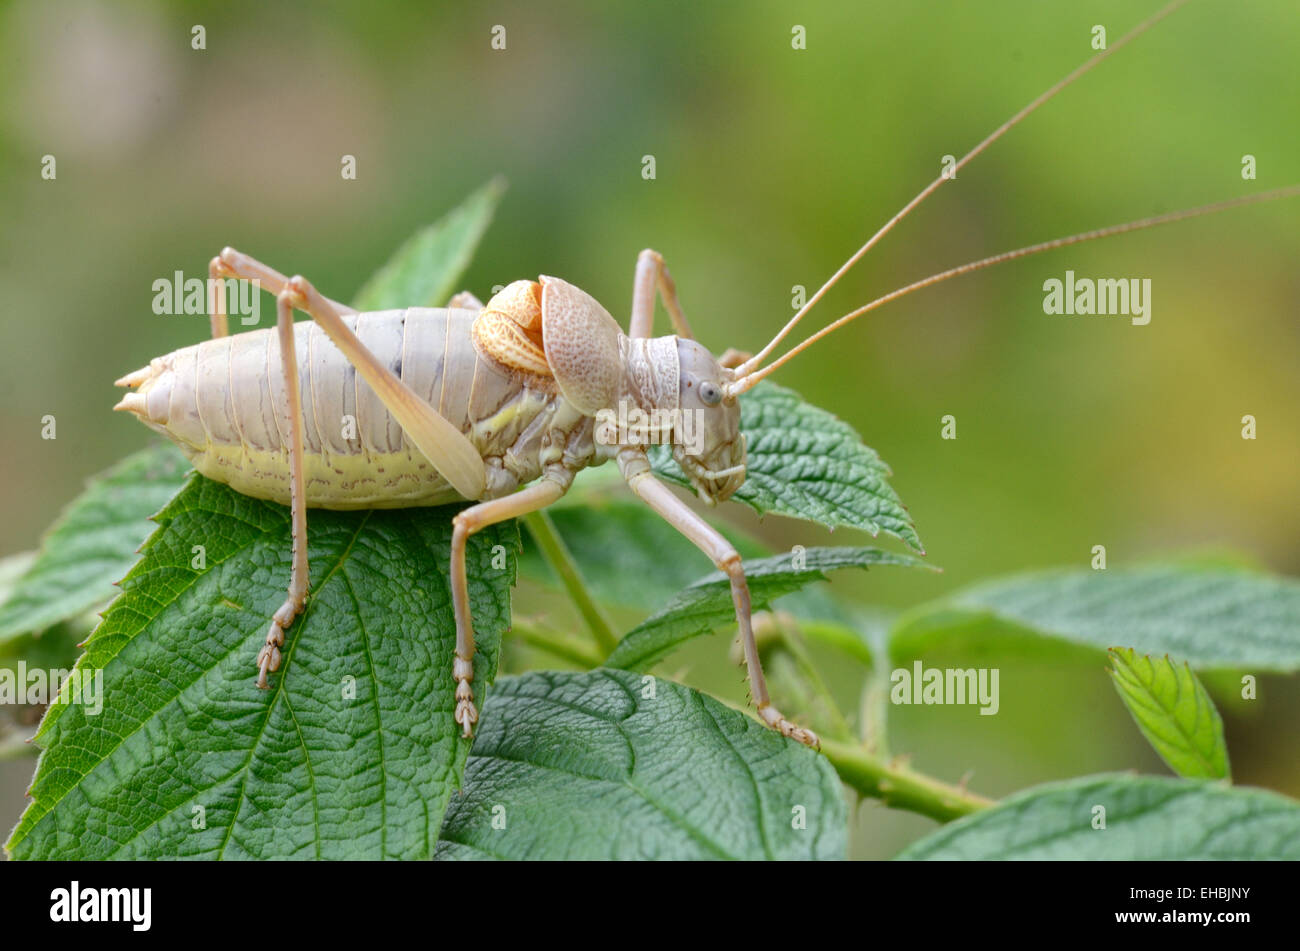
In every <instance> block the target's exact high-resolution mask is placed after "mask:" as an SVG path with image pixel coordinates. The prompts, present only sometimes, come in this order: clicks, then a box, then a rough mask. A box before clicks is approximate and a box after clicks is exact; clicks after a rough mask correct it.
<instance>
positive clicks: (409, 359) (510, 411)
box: [124, 308, 597, 509]
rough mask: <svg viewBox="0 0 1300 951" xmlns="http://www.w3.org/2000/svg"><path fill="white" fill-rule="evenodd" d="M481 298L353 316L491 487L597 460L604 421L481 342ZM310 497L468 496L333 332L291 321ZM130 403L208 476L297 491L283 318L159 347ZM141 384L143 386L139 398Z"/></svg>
mask: <svg viewBox="0 0 1300 951" xmlns="http://www.w3.org/2000/svg"><path fill="white" fill-rule="evenodd" d="M476 316H477V312H476V311H470V310H443V309H429V308H410V309H409V310H394V311H380V312H376V313H367V314H359V315H356V316H348V317H344V318H343V319H344V322H345V323H346V324H347V325H348V326H349V327H351V328H353V329H354V330H355V331H356V334H357V336H358V337H360V339H361V342H362V343H363V344H365V346H366V347H367V348H369V349H370V351H371V352H372V353H374V355H375V356H376V358H378V360H379V361H380V362H381V363H383V364H385V365H386V366H388V367H389V369H391V370H392V371H393V373H394V374H396V375H397V376H398V377H400V378H401V380H402V381H403V382H404V383H406V384H407V385H408V386H410V387H411V388H412V389H413V390H414V391H415V392H416V394H417V395H419V396H420V398H421V399H423V400H425V401H426V402H428V404H429V405H430V406H432V407H433V408H434V409H435V410H437V411H438V413H440V414H441V415H442V416H443V417H444V418H445V419H447V420H448V421H450V422H451V423H453V424H454V425H455V426H457V427H458V428H459V429H460V431H461V432H463V433H464V434H465V435H466V436H467V437H468V438H469V440H470V441H471V442H472V443H473V444H474V446H475V447H476V448H477V449H478V450H479V452H480V453H481V454H482V456H483V460H484V463H485V464H486V466H487V489H486V490H485V492H484V495H483V498H494V497H498V496H501V495H505V494H508V493H510V492H512V491H513V490H514V489H515V488H516V487H518V486H519V485H522V484H524V483H527V482H531V481H532V480H533V479H536V478H537V477H538V476H540V475H541V473H542V470H543V469H544V468H545V467H546V466H547V465H549V464H553V463H559V462H563V463H564V464H565V466H566V467H568V468H570V469H571V470H572V471H576V470H578V469H581V468H583V467H584V466H586V465H589V464H591V463H592V462H593V461H594V460H595V457H596V453H597V448H596V445H595V443H594V438H593V425H594V424H593V420H592V419H590V418H588V417H585V416H583V415H582V414H581V413H579V412H578V411H577V410H576V409H574V407H573V406H572V405H571V404H570V403H568V402H567V401H566V400H565V399H564V397H563V396H562V395H560V393H559V391H558V389H557V388H556V387H555V384H554V381H552V380H549V379H547V378H544V377H540V376H537V375H534V374H528V373H517V372H512V371H511V370H510V369H508V368H506V367H504V366H502V365H501V364H500V363H499V362H497V361H494V360H492V359H491V358H490V357H486V356H484V355H482V354H480V353H479V352H478V350H477V349H476V348H475V346H474V343H473V339H472V335H471V332H470V328H471V326H472V324H473V322H474V319H475V317H476ZM294 333H295V348H296V352H297V357H298V377H299V388H300V391H301V394H302V408H303V417H304V426H303V450H304V452H303V456H304V462H305V474H306V486H307V505H309V506H313V507H317V508H333V509H354V508H396V507H406V506H414V505H439V504H442V503H446V502H453V501H456V500H458V499H460V496H459V495H458V494H457V493H456V491H455V490H454V489H452V488H451V486H449V485H448V484H447V482H446V480H444V479H443V478H442V476H440V475H439V474H438V472H437V470H436V469H434V467H433V466H432V465H431V464H430V463H429V462H428V460H426V459H425V458H424V457H423V456H422V455H421V454H420V453H419V452H418V451H417V450H416V449H415V448H414V446H412V445H410V444H409V443H408V441H407V440H406V439H405V438H404V436H403V433H402V430H401V427H400V426H399V425H398V424H397V421H396V420H395V419H394V418H393V417H392V415H391V414H390V413H389V412H388V410H387V409H386V408H385V407H384V405H383V403H382V402H381V401H380V400H379V397H378V396H377V395H376V394H375V393H374V391H373V390H371V388H370V387H369V386H368V385H367V384H366V382H365V381H364V380H362V379H361V377H360V376H359V375H358V374H357V372H356V370H355V368H354V367H353V366H352V365H351V364H350V363H349V362H348V361H347V359H346V358H345V357H344V356H343V354H342V353H341V352H340V351H339V350H338V348H337V347H335V346H334V344H333V343H332V342H331V341H330V340H329V338H328V337H327V336H326V335H325V333H324V331H322V330H321V329H320V327H318V326H317V325H316V324H315V322H312V321H300V322H298V323H297V324H295V326H294ZM148 372H149V376H148V378H147V379H146V380H145V381H144V382H143V383H142V384H141V386H140V388H139V390H138V391H136V393H135V394H128V400H131V401H130V402H129V403H128V404H127V405H126V406H125V407H124V408H126V409H129V410H131V411H133V412H135V413H136V414H137V415H139V416H140V418H141V419H142V420H143V421H144V422H145V423H146V424H147V425H149V426H150V427H152V428H153V429H156V430H157V431H158V432H161V433H162V434H164V435H165V436H167V437H168V438H169V439H171V440H172V441H173V442H175V443H176V444H177V445H178V446H180V447H181V449H182V450H183V451H184V452H185V454H186V455H187V456H188V457H189V459H190V461H191V462H192V463H193V464H194V467H195V468H196V469H197V470H198V471H199V472H201V473H202V474H203V475H205V476H208V477H209V478H211V479H215V480H217V481H219V482H224V483H226V484H227V485H229V486H230V487H231V488H233V489H235V490H236V491H238V492H240V493H243V494H244V495H251V496H254V497H256V498H264V499H271V500H273V501H276V502H281V503H286V504H287V503H288V502H289V464H288V448H287V446H288V432H287V430H286V422H285V419H286V404H287V390H286V388H285V383H284V381H283V379H282V376H283V375H282V374H281V372H280V352H279V346H278V343H277V340H276V331H275V329H274V328H268V329H265V330H256V331H252V332H249V333H243V334H236V335H234V336H229V337H221V338H217V339H214V340H208V341H205V342H203V343H201V344H197V345H195V346H192V347H186V348H184V349H181V350H177V351H175V352H173V353H170V354H168V355H166V356H164V357H159V358H157V359H156V360H154V361H153V362H152V363H151V365H150V367H149V368H148ZM132 396H136V397H138V398H137V399H131V397H132Z"/></svg>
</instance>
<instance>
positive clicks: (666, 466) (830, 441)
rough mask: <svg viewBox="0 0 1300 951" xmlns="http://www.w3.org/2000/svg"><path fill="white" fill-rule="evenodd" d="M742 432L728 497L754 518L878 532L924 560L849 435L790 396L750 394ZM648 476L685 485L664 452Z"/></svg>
mask: <svg viewBox="0 0 1300 951" xmlns="http://www.w3.org/2000/svg"><path fill="white" fill-rule="evenodd" d="M740 428H741V431H742V432H743V433H744V434H745V437H746V439H747V440H748V450H747V451H748V456H749V460H748V475H747V477H746V479H745V482H744V484H743V485H742V486H741V487H740V489H739V490H738V491H737V492H736V494H735V495H734V496H733V497H732V498H734V499H735V500H736V501H738V502H744V503H745V504H746V505H748V506H749V507H750V508H752V509H754V511H756V512H758V513H759V514H760V515H763V514H767V513H769V512H773V513H775V514H777V515H787V516H790V517H792V518H801V519H806V520H808V521H811V522H818V523H819V524H821V525H825V526H826V527H827V528H838V527H840V526H847V527H849V528H860V529H862V530H864V531H867V532H870V533H871V534H872V535H873V536H875V535H878V534H879V533H880V532H881V531H882V530H883V531H885V532H887V533H889V534H890V535H893V536H894V537H896V538H899V539H902V540H903V541H904V542H906V543H907V544H908V545H910V546H911V547H912V548H913V549H915V550H916V551H918V552H921V553H924V551H925V549H924V548H922V547H921V539H920V537H919V536H918V535H917V534H916V528H915V527H914V526H913V525H912V519H911V516H909V515H908V514H907V509H906V508H905V507H904V506H903V504H902V502H900V501H899V500H898V494H897V493H895V492H894V490H893V488H892V487H891V486H890V485H889V483H888V482H886V481H885V480H886V479H887V478H888V477H889V475H890V471H889V467H888V466H887V465H885V464H884V462H882V461H881V459H880V456H878V455H877V454H876V451H875V450H874V449H871V448H868V447H867V446H866V445H865V444H864V443H863V442H862V437H861V436H859V435H858V434H857V433H856V432H855V431H854V430H853V427H851V426H849V425H848V424H847V423H845V422H843V421H842V420H840V419H838V418H837V417H835V416H833V415H831V414H830V413H828V412H826V410H824V409H819V408H817V407H816V406H813V405H812V404H810V403H805V402H804V401H803V399H802V398H801V397H800V396H799V395H798V394H797V393H795V392H794V391H793V390H787V389H785V388H783V387H780V386H777V385H775V384H773V383H768V382H763V383H760V384H759V385H757V386H755V387H754V388H753V389H752V390H750V391H749V393H747V394H746V395H745V396H744V397H743V398H742V400H741V426H740ZM654 466H655V470H656V471H657V472H658V473H659V474H660V475H662V476H663V477H664V478H665V479H668V480H670V481H672V482H676V483H677V484H678V485H689V483H688V481H687V480H686V478H685V476H684V475H683V474H682V471H681V469H680V468H679V467H678V465H677V463H676V462H675V461H674V460H673V458H672V456H671V455H670V454H669V453H667V452H666V451H662V448H661V450H660V451H658V452H656V453H655V454H654Z"/></svg>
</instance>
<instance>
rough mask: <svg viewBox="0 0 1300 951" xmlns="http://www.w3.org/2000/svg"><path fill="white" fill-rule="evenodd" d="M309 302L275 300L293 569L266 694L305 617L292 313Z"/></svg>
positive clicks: (269, 642)
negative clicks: (297, 622)
mask: <svg viewBox="0 0 1300 951" xmlns="http://www.w3.org/2000/svg"><path fill="white" fill-rule="evenodd" d="M305 303H306V301H305V300H304V299H303V298H302V297H301V296H300V295H297V294H296V293H295V292H294V291H293V290H292V289H290V288H285V289H283V290H281V291H280V293H279V294H278V295H277V296H276V299H275V326H276V331H277V334H278V337H279V342H280V365H281V369H282V370H283V372H284V383H285V387H286V396H287V400H286V402H285V415H286V417H287V419H286V420H285V422H286V424H287V425H286V427H285V428H286V431H287V432H288V433H289V506H290V510H291V512H292V523H293V569H292V572H291V573H290V576H289V596H288V597H287V598H286V599H285V602H284V604H282V605H280V608H279V610H277V611H276V612H275V614H273V615H272V616H271V627H270V629H269V630H267V632H266V643H265V644H264V645H263V646H262V649H261V651H260V652H258V655H257V667H258V672H257V685H258V686H259V687H261V688H262V689H263V690H265V689H267V687H269V686H270V684H269V683H268V682H267V679H266V675H267V673H268V672H270V671H273V670H278V669H279V667H280V659H281V657H280V648H281V647H283V646H284V631H285V628H287V627H288V626H289V625H290V624H292V623H293V620H294V618H296V617H297V616H298V615H299V614H301V613H302V609H303V605H304V604H306V601H307V578H308V575H307V492H306V483H305V479H304V478H303V458H302V426H303V422H302V393H301V391H300V390H299V389H298V358H297V355H296V354H295V352H294V340H293V309H294V307H302V306H303V305H304V304H305Z"/></svg>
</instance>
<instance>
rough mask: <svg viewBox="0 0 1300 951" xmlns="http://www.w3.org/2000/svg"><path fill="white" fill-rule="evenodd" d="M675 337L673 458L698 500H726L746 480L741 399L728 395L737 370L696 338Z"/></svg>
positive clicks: (711, 502)
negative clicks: (675, 408)
mask: <svg viewBox="0 0 1300 951" xmlns="http://www.w3.org/2000/svg"><path fill="white" fill-rule="evenodd" d="M675 339H676V341H677V362H678V367H679V372H680V375H679V378H678V380H679V382H678V393H677V401H678V403H677V405H678V410H679V412H678V417H677V423H676V426H675V431H674V433H673V436H674V438H673V458H674V459H676V460H677V464H678V465H680V466H681V467H682V471H683V472H685V473H686V478H688V479H690V480H691V485H693V486H694V487H695V491H696V492H698V493H699V496H700V498H701V499H703V500H704V501H705V502H706V503H708V504H709V505H713V504H715V503H717V502H725V501H726V500H727V499H729V498H731V496H732V495H733V494H734V493H735V491H736V490H737V489H739V488H740V487H741V485H743V484H744V482H745V436H744V434H743V433H741V431H740V401H739V400H738V399H737V398H736V397H734V396H731V395H729V394H728V392H727V387H728V386H729V385H730V384H732V383H733V382H734V381H735V371H733V370H732V369H730V368H729V367H726V366H723V365H722V363H721V362H719V361H718V360H717V359H716V358H715V357H714V356H713V354H711V353H709V351H708V350H706V349H705V348H704V347H702V346H701V345H700V344H698V343H696V342H695V341H694V340H688V339H686V338H685V337H677V338H675Z"/></svg>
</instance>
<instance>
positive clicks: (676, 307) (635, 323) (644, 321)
mask: <svg viewBox="0 0 1300 951" xmlns="http://www.w3.org/2000/svg"><path fill="white" fill-rule="evenodd" d="M656 289H657V290H658V291H659V294H660V295H661V296H662V297H663V299H664V307H665V308H666V309H667V310H668V316H669V317H670V318H672V322H673V329H674V330H675V331H676V332H677V336H679V337H686V338H688V339H690V340H694V339H695V335H694V334H693V333H691V325H690V324H688V323H687V322H686V315H685V314H683V313H682V305H681V304H680V303H679V302H678V300H677V285H676V284H674V283H673V277H672V275H671V274H669V273H668V266H667V265H665V264H664V258H663V255H662V254H660V253H659V252H658V251H652V250H651V249H650V248H646V249H645V250H644V251H642V252H641V253H640V254H638V255H637V258H636V277H635V278H634V279H633V282H632V320H631V322H630V323H629V325H628V336H629V337H649V336H650V335H651V334H652V333H653V332H654V321H655V290H656Z"/></svg>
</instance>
